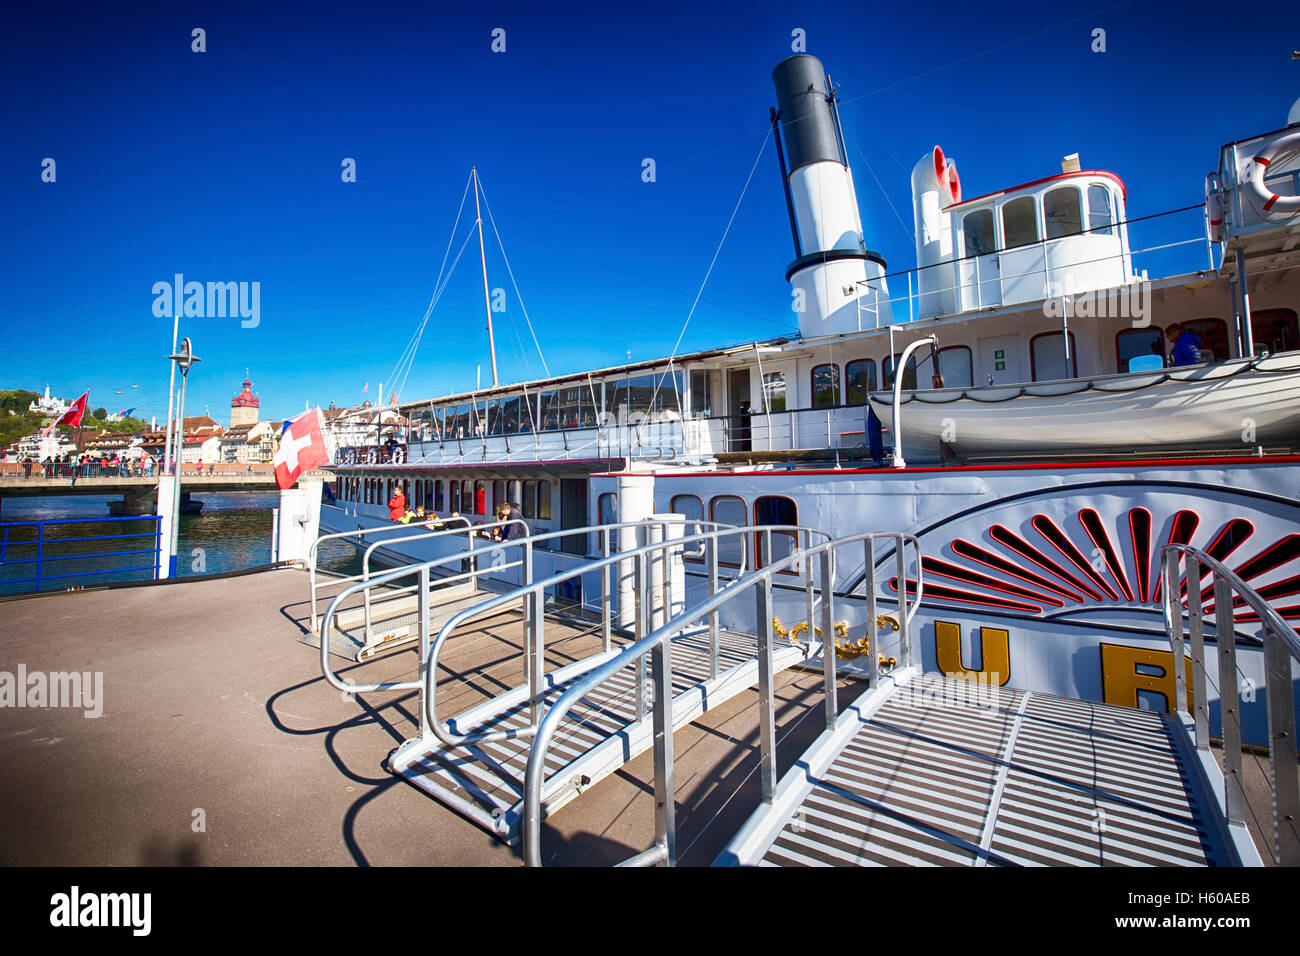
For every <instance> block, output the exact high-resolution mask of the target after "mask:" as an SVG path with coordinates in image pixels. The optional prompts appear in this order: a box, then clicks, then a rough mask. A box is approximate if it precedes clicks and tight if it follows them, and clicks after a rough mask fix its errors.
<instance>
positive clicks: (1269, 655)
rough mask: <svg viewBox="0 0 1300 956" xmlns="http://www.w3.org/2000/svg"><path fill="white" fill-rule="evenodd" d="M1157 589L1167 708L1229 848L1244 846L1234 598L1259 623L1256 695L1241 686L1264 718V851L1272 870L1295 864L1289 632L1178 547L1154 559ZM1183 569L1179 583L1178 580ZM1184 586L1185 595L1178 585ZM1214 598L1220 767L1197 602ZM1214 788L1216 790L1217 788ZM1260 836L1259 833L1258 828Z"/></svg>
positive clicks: (1294, 645)
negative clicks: (1206, 786) (1259, 701)
mask: <svg viewBox="0 0 1300 956" xmlns="http://www.w3.org/2000/svg"><path fill="white" fill-rule="evenodd" d="M1160 556H1161V562H1162V568H1161V571H1162V575H1163V580H1162V584H1161V586H1162V587H1163V588H1164V614H1165V629H1166V632H1167V634H1168V636H1169V643H1170V647H1171V648H1172V650H1173V652H1174V653H1173V659H1174V666H1173V671H1174V696H1175V703H1174V704H1173V709H1174V713H1175V716H1176V718H1177V719H1178V720H1179V721H1180V723H1181V726H1182V730H1183V732H1184V734H1185V737H1186V739H1187V740H1188V742H1190V743H1191V744H1193V745H1194V747H1195V755H1196V757H1197V758H1199V760H1200V763H1201V766H1202V768H1203V769H1204V770H1205V771H1206V776H1207V778H1208V779H1209V781H1210V784H1211V786H1212V788H1214V789H1215V790H1216V793H1215V797H1216V798H1217V799H1218V800H1219V801H1220V802H1221V806H1220V809H1221V810H1222V811H1223V814H1224V817H1225V818H1226V821H1227V823H1228V826H1229V831H1230V836H1231V837H1232V838H1233V839H1234V840H1236V841H1244V842H1245V843H1247V844H1249V843H1250V840H1251V838H1250V834H1249V831H1248V829H1247V827H1246V809H1247V795H1246V787H1245V779H1244V777H1243V775H1242V747H1241V737H1242V728H1241V706H1240V699H1239V698H1240V695H1241V693H1242V686H1243V681H1242V680H1241V679H1240V678H1241V674H1240V670H1239V668H1238V666H1237V635H1236V625H1237V621H1236V613H1235V607H1236V605H1237V601H1238V599H1239V600H1240V602H1241V603H1242V604H1243V605H1244V606H1245V607H1247V608H1249V609H1250V611H1253V612H1254V613H1255V614H1256V615H1258V617H1259V624H1260V639H1261V640H1262V642H1263V650H1264V680H1265V686H1264V687H1263V688H1255V687H1253V686H1252V684H1250V683H1247V684H1245V687H1246V689H1247V691H1248V692H1251V693H1255V694H1257V693H1258V692H1259V691H1260V690H1262V691H1263V692H1264V694H1265V695H1266V699H1267V711H1268V756H1269V764H1270V789H1271V791H1272V803H1273V827H1272V834H1271V837H1272V840H1271V847H1270V849H1271V852H1272V855H1273V861H1274V863H1276V864H1278V865H1281V866H1296V865H1300V830H1298V829H1297V818H1300V773H1298V772H1297V752H1296V720H1295V699H1294V689H1293V686H1292V676H1291V673H1292V663H1293V662H1295V661H1300V639H1298V638H1297V636H1296V632H1295V630H1294V629H1293V627H1292V625H1290V624H1288V623H1287V622H1286V621H1285V620H1284V619H1283V618H1282V616H1281V615H1280V614H1279V613H1278V612H1277V611H1276V610H1274V609H1273V608H1272V607H1270V606H1269V604H1268V602H1267V601H1265V600H1264V598H1262V597H1261V596H1260V595H1259V593H1258V592H1257V591H1255V589H1254V588H1252V587H1251V586H1250V585H1249V584H1247V583H1246V582H1245V581H1243V580H1242V579H1241V578H1240V577H1239V576H1238V575H1237V574H1236V573H1234V572H1233V571H1232V570H1231V569H1230V568H1228V567H1227V566H1225V565H1224V564H1223V563H1221V562H1220V561H1218V560H1217V559H1215V558H1213V557H1211V556H1210V555H1208V554H1206V553H1205V552H1204V551H1200V550H1198V549H1197V548H1194V547H1191V546H1190V545H1186V544H1167V545H1165V546H1164V548H1162V549H1161V552H1160ZM1180 566H1183V567H1185V569H1186V576H1185V578H1182V577H1181V576H1180V573H1179V568H1180ZM1207 571H1208V573H1209V574H1210V575H1211V576H1212V577H1211V580H1212V583H1211V586H1210V588H1204V589H1203V588H1202V584H1201V582H1202V581H1203V580H1204V579H1205V575H1206V573H1207ZM1184 582H1185V585H1186V588H1185V596H1184V588H1183V583H1184ZM1207 592H1212V594H1213V599H1214V605H1213V608H1214V636H1215V641H1216V643H1217V645H1218V653H1217V656H1218V668H1217V670H1218V691H1219V712H1220V724H1221V739H1222V741H1223V758H1222V760H1223V765H1222V768H1220V767H1219V766H1218V764H1217V761H1216V760H1215V757H1214V756H1213V752H1212V751H1211V749H1210V701H1209V695H1208V694H1207V684H1208V683H1209V682H1210V677H1209V672H1208V668H1207V661H1206V652H1205V615H1206V608H1205V596H1206V593H1207ZM1184 604H1185V606H1186V607H1185V610H1186V615H1187V638H1188V639H1189V640H1190V644H1191V653H1190V657H1191V662H1192V712H1189V710H1188V705H1187V673H1186V668H1185V667H1184V666H1183V665H1182V663H1181V662H1182V661H1183V660H1184V656H1185V654H1186V650H1187V641H1186V640H1185V639H1184V633H1183V613H1184V608H1183V605H1184ZM1220 781H1221V782H1222V790H1221V791H1220V790H1219V787H1218V783H1219V782H1220ZM1261 829H1263V828H1262V827H1261Z"/></svg>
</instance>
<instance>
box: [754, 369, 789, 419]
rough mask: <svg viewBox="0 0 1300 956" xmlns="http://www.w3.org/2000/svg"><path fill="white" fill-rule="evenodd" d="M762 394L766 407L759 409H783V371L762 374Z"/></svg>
mask: <svg viewBox="0 0 1300 956" xmlns="http://www.w3.org/2000/svg"><path fill="white" fill-rule="evenodd" d="M763 395H764V397H765V398H766V399H767V402H766V404H767V407H766V408H765V409H759V410H760V411H768V412H783V411H785V372H768V373H767V374H766V375H764V376H763Z"/></svg>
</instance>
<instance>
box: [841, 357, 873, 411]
mask: <svg viewBox="0 0 1300 956" xmlns="http://www.w3.org/2000/svg"><path fill="white" fill-rule="evenodd" d="M844 377H845V378H846V379H848V382H847V384H848V390H849V391H848V396H847V397H848V404H850V405H865V404H866V403H867V393H868V392H874V391H875V390H876V360H875V359H854V360H853V361H852V362H850V363H849V364H848V365H846V366H844Z"/></svg>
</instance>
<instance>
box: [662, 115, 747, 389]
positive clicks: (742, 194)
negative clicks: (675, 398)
mask: <svg viewBox="0 0 1300 956" xmlns="http://www.w3.org/2000/svg"><path fill="white" fill-rule="evenodd" d="M771 138H772V131H771V129H769V130H768V131H767V135H766V136H764V137H763V142H762V145H760V146H759V147H758V155H757V156H755V157H754V165H752V166H750V167H749V176H748V177H746V179H745V185H744V187H743V188H742V189H741V190H740V198H739V199H737V200H736V206H735V208H734V209H732V210H731V218H730V219H728V220H727V228H725V229H723V230H722V238H721V239H719V240H718V247H717V248H716V249H714V250H713V259H712V261H711V262H710V263H709V268H708V270H707V271H706V272H705V273H704V281H703V282H701V283H700V288H699V291H698V292H696V293H695V301H694V302H692V303H691V310H690V311H689V312H688V313H686V321H685V322H683V323H682V330H681V332H679V333H678V334H677V341H676V342H675V343H674V344H673V351H672V354H671V355H669V356H668V361H669V363H671V362H672V360H673V359H675V358H676V357H677V350H678V348H680V347H681V344H682V339H683V338H684V337H685V336H686V327H687V326H689V325H690V324H691V319H692V318H693V317H694V315H695V308H696V306H698V305H699V304H700V296H702V295H704V287H705V286H706V285H708V284H709V276H711V275H713V267H714V266H715V265H717V263H718V256H719V255H721V254H722V246H723V244H724V243H726V241H727V236H728V234H730V232H731V226H732V224H733V223H734V222H735V221H736V213H738V212H740V204H741V203H742V202H744V201H745V193H747V192H749V184H750V183H751V182H753V180H754V171H755V170H756V169H758V162H759V160H761V159H762V158H763V153H765V152H766V151H767V143H768V140H770V139H771ZM660 384H661V382H656V383H655V388H654V391H653V392H652V393H651V395H650V407H651V408H654V407H655V399H657V398H658V397H659V386H660ZM675 385H676V380H675V379H674V386H675Z"/></svg>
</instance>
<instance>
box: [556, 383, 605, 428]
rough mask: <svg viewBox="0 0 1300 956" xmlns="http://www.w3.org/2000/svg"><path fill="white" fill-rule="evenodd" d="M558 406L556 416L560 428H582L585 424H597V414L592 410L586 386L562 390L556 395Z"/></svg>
mask: <svg viewBox="0 0 1300 956" xmlns="http://www.w3.org/2000/svg"><path fill="white" fill-rule="evenodd" d="M556 394H557V398H558V404H557V407H556V415H557V416H558V418H559V422H560V424H559V427H560V428H581V427H583V425H584V424H586V425H594V424H595V423H596V417H595V412H594V411H593V410H592V408H591V397H590V395H589V394H587V393H586V386H585V385H581V386H578V387H575V388H562V389H560V391H559V392H557V393H556Z"/></svg>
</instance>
